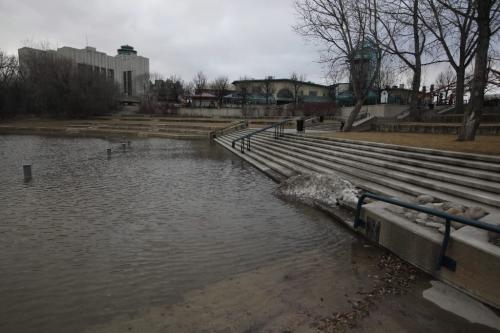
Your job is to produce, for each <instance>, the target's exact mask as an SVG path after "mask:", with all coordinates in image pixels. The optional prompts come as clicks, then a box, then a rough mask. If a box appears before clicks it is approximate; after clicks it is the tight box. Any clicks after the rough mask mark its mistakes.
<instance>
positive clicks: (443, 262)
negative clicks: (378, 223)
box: [354, 193, 500, 271]
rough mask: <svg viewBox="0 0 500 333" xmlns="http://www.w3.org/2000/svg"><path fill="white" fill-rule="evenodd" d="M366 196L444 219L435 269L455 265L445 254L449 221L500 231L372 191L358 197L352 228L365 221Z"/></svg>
mask: <svg viewBox="0 0 500 333" xmlns="http://www.w3.org/2000/svg"><path fill="white" fill-rule="evenodd" d="M366 198H371V199H375V200H378V201H383V202H387V203H389V204H392V205H396V206H400V207H404V208H408V209H412V210H416V211H419V212H422V213H426V214H429V215H434V216H437V217H441V218H443V219H445V221H446V222H445V230H444V237H443V243H442V244H441V250H440V252H439V259H438V267H437V270H439V269H440V268H441V266H445V267H446V268H448V269H450V270H451V271H455V269H456V266H457V263H456V261H455V260H453V259H452V258H450V257H447V256H446V249H447V247H448V243H449V241H450V224H451V221H456V222H459V223H462V224H465V225H470V226H472V227H476V228H480V229H483V230H487V231H492V232H497V233H500V226H497V225H494V224H489V223H485V222H481V221H476V220H470V219H466V218H463V217H461V216H455V215H450V214H448V213H446V212H442V211H440V210H437V209H432V208H427V207H425V206H420V205H416V204H412V203H408V202H404V201H400V200H397V199H393V198H389V197H384V196H381V195H377V194H373V193H364V194H362V195H361V196H360V197H359V199H358V205H357V207H356V216H355V218H354V229H356V228H357V227H359V226H364V225H365V222H364V221H363V220H362V219H361V208H362V207H363V204H364V200H365V199H366Z"/></svg>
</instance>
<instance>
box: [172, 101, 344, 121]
mask: <svg viewBox="0 0 500 333" xmlns="http://www.w3.org/2000/svg"><path fill="white" fill-rule="evenodd" d="M333 112H335V107H334V106H332V105H331V104H328V103H310V104H308V103H306V104H300V105H299V106H298V107H297V108H295V105H293V104H291V105H283V106H276V105H267V106H266V105H247V106H245V107H243V108H221V109H215V108H180V109H178V110H177V111H176V112H175V114H177V115H179V116H184V117H212V118H216V117H231V118H263V117H274V118H275V117H299V116H304V115H306V116H307V115H311V114H314V115H320V114H330V113H333Z"/></svg>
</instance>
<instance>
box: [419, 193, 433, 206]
mask: <svg viewBox="0 0 500 333" xmlns="http://www.w3.org/2000/svg"><path fill="white" fill-rule="evenodd" d="M433 201H434V197H433V196H430V195H427V194H422V195H419V196H418V197H417V202H418V203H419V204H421V205H425V204H427V203H431V202H433Z"/></svg>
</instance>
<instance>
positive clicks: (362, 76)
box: [295, 0, 382, 131]
mask: <svg viewBox="0 0 500 333" xmlns="http://www.w3.org/2000/svg"><path fill="white" fill-rule="evenodd" d="M295 6H296V11H297V13H298V15H299V17H300V23H299V24H297V25H296V26H295V30H296V31H297V32H298V33H300V34H302V35H303V36H306V37H312V38H314V39H317V40H319V41H321V42H323V43H325V45H326V51H325V53H324V55H323V61H327V62H329V63H330V65H329V66H330V68H334V69H335V70H342V69H345V68H346V67H347V69H348V72H349V76H350V82H351V86H352V89H353V92H354V96H355V98H356V104H355V106H354V109H353V110H352V112H351V113H350V115H349V117H348V119H347V121H346V124H345V126H344V131H350V130H351V128H352V124H353V123H354V120H355V119H356V117H357V116H358V114H359V111H360V110H361V107H362V106H363V104H364V101H365V99H366V97H367V96H368V93H369V91H370V90H371V89H372V87H373V83H374V82H375V80H376V78H377V77H378V72H379V69H380V62H381V59H382V50H381V49H380V48H379V47H378V43H374V40H379V38H378V26H377V22H376V19H375V18H376V17H377V15H378V4H377V1H375V0H373V1H372V0H357V1H356V0H296V2H295Z"/></svg>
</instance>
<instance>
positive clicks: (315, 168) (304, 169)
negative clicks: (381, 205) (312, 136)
mask: <svg viewBox="0 0 500 333" xmlns="http://www.w3.org/2000/svg"><path fill="white" fill-rule="evenodd" d="M237 137H238V136H236V135H233V136H232V137H231V138H224V139H221V140H222V141H225V142H226V144H225V147H226V148H227V149H228V150H230V151H232V152H233V153H236V152H239V148H237V149H233V148H231V144H230V142H231V141H232V139H235V138H237ZM238 147H239V146H238ZM252 152H253V153H257V154H261V155H262V156H269V155H270V154H267V153H263V152H261V150H260V149H256V150H253V151H252ZM246 154H248V153H247V152H246V153H245V155H246ZM264 154H265V155H264ZM275 155H276V154H275ZM277 156H278V160H279V163H281V164H282V165H285V166H287V167H288V168H290V169H293V170H294V171H296V172H297V173H300V174H309V173H322V174H335V175H339V176H340V177H342V178H344V179H347V180H349V181H351V182H352V183H354V184H356V186H358V187H359V188H361V189H363V190H365V191H368V192H372V193H377V194H384V195H388V196H392V197H398V198H408V199H410V197H412V196H413V195H414V193H410V194H408V193H404V192H401V191H397V190H395V189H393V188H391V187H387V186H384V185H381V184H378V183H374V182H371V181H369V180H366V179H362V178H359V177H356V176H354V175H351V174H346V173H342V172H339V171H335V170H332V169H328V168H325V167H322V166H319V165H315V164H312V163H308V162H305V161H303V160H300V159H296V158H287V156H286V155H280V154H277Z"/></svg>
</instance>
